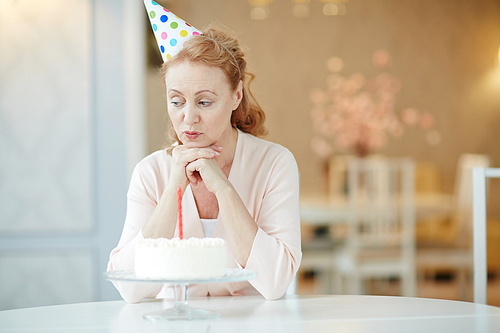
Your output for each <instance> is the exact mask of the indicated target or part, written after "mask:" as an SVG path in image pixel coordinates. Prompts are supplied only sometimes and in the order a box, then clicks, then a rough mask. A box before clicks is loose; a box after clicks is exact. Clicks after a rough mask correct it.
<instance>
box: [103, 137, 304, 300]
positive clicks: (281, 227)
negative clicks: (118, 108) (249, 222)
mask: <svg viewBox="0 0 500 333" xmlns="http://www.w3.org/2000/svg"><path fill="white" fill-rule="evenodd" d="M171 159H172V157H171V156H170V155H169V154H167V152H166V151H165V150H160V151H157V152H155V153H153V154H151V155H149V156H147V157H146V158H144V159H143V160H142V161H141V162H139V163H138V164H137V166H136V167H135V169H134V172H133V175H132V179H131V182H130V187H129V191H128V195H127V215H126V219H125V225H124V227H123V232H122V235H121V238H120V241H119V243H118V245H117V247H116V248H115V249H113V250H112V251H111V254H110V259H109V263H108V271H112V270H133V269H134V251H135V250H134V247H135V244H136V242H137V241H138V240H140V239H142V238H143V235H142V228H143V227H144V225H145V224H146V222H147V221H148V219H149V217H150V216H151V214H152V213H153V210H154V209H155V207H156V205H157V203H158V202H159V200H160V197H161V195H162V193H163V190H164V188H165V186H166V184H167V182H168V178H169V175H170V164H171ZM228 179H229V181H230V182H231V183H232V184H233V187H234V188H235V189H236V191H237V192H238V194H239V196H240V198H241V200H242V201H243V202H244V203H245V205H246V207H247V209H248V211H249V213H250V215H251V216H252V217H253V218H254V220H255V222H256V223H257V225H258V227H259V228H258V231H257V235H256V236H255V239H254V241H253V246H252V250H251V252H250V256H249V258H248V261H247V264H246V266H245V268H246V269H251V270H255V271H257V277H256V278H255V279H254V280H251V281H248V282H235V283H215V284H203V285H202V284H199V285H190V286H189V291H188V293H189V295H190V296H207V295H212V296H223V295H252V294H261V295H263V296H264V297H265V298H266V299H277V298H280V297H281V296H283V294H284V293H285V291H286V289H287V288H288V286H289V285H290V283H291V282H292V280H293V278H294V276H295V274H296V272H297V270H298V268H299V266H300V261H301V258H302V252H301V247H300V218H299V176H298V168H297V164H296V162H295V159H294V157H293V155H292V153H291V152H290V151H289V150H287V149H286V148H284V147H282V146H280V145H278V144H275V143H272V142H268V141H265V140H262V139H259V138H256V137H254V136H253V135H250V134H247V133H244V132H241V131H239V130H238V141H237V145H236V151H235V156H234V161H233V164H232V167H231V171H230V173H229V177H228ZM182 205H183V222H184V237H185V238H189V237H197V238H203V237H204V232H203V228H202V225H201V222H200V217H199V216H198V210H197V208H196V204H195V201H194V197H193V193H192V191H191V187H190V186H188V187H187V188H186V191H185V193H184V196H183V199H182ZM177 232H178V231H177V230H176V232H175V233H176V235H177ZM213 237H220V238H223V239H225V240H226V244H227V245H228V253H227V254H228V255H227V259H228V261H227V266H228V267H229V268H237V267H240V266H239V264H238V263H237V262H236V260H235V259H234V256H233V253H232V251H231V248H230V247H229V242H228V241H227V235H226V233H225V231H224V225H223V221H222V219H221V218H219V219H218V220H217V223H216V226H215V230H214V233H213ZM114 285H115V286H116V288H117V289H118V291H119V292H120V294H121V295H122V297H123V299H125V300H126V301H127V302H129V303H136V302H140V301H141V300H142V299H144V298H147V297H155V296H157V295H159V294H160V291H161V290H162V287H163V286H162V285H156V284H137V283H131V282H114ZM168 289H170V290H164V291H163V292H162V293H161V294H160V295H159V296H163V297H165V296H168V295H169V294H171V292H172V290H171V289H172V288H168Z"/></svg>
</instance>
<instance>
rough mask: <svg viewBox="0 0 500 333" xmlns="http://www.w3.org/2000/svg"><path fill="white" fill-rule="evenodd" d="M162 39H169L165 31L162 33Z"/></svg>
mask: <svg viewBox="0 0 500 333" xmlns="http://www.w3.org/2000/svg"><path fill="white" fill-rule="evenodd" d="M161 38H162V39H167V33H166V32H165V31H163V32H162V33H161Z"/></svg>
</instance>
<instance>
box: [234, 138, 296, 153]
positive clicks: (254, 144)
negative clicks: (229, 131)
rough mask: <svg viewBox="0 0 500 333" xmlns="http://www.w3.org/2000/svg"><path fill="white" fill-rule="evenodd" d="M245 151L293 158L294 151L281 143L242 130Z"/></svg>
mask: <svg viewBox="0 0 500 333" xmlns="http://www.w3.org/2000/svg"><path fill="white" fill-rule="evenodd" d="M240 134H241V135H242V141H243V145H244V151H246V152H251V153H252V154H262V155H268V156H269V155H271V156H275V157H278V156H289V157H292V158H293V154H292V152H291V151H290V150H289V149H288V148H286V147H284V146H282V145H281V144H279V143H276V142H272V141H268V140H265V139H262V138H259V137H256V136H254V135H252V134H249V133H245V132H241V131H240Z"/></svg>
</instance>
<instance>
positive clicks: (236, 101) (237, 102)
mask: <svg viewBox="0 0 500 333" xmlns="http://www.w3.org/2000/svg"><path fill="white" fill-rule="evenodd" d="M233 99H234V106H233V111H234V110H236V109H237V108H238V106H239V105H240V103H241V100H242V99H243V81H241V80H240V82H239V83H238V87H237V88H236V90H235V92H234V95H233Z"/></svg>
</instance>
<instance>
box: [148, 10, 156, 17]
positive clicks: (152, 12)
mask: <svg viewBox="0 0 500 333" xmlns="http://www.w3.org/2000/svg"><path fill="white" fill-rule="evenodd" d="M149 17H151V18H155V17H156V12H155V11H154V10H152V11H150V12H149Z"/></svg>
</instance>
